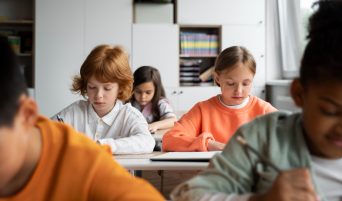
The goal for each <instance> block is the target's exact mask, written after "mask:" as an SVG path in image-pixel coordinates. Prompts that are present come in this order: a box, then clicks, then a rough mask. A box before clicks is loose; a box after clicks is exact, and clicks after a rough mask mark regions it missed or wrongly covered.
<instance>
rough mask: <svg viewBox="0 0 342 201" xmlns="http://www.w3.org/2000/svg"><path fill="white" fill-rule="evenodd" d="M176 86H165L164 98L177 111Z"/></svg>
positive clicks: (177, 94) (177, 92) (177, 93)
mask: <svg viewBox="0 0 342 201" xmlns="http://www.w3.org/2000/svg"><path fill="white" fill-rule="evenodd" d="M178 89H179V88H178V87H165V93H166V98H167V99H168V100H169V101H170V104H171V106H172V108H173V110H174V111H175V112H176V113H177V112H178V96H179V90H178Z"/></svg>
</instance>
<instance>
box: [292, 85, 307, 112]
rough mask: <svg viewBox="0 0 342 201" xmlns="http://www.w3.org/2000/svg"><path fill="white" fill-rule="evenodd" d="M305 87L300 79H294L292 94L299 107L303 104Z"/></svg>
mask: <svg viewBox="0 0 342 201" xmlns="http://www.w3.org/2000/svg"><path fill="white" fill-rule="evenodd" d="M303 93H304V88H303V85H302V84H301V83H300V81H299V79H294V80H293V81H292V84H291V96H292V99H293V100H294V102H295V104H296V105H297V106H298V107H302V106H303Z"/></svg>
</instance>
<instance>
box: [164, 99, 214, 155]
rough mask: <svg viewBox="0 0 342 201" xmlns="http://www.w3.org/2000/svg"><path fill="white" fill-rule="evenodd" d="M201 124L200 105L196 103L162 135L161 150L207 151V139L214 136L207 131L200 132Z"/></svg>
mask: <svg viewBox="0 0 342 201" xmlns="http://www.w3.org/2000/svg"><path fill="white" fill-rule="evenodd" d="M201 125H202V117H201V112H200V107H199V104H196V105H195V106H194V107H193V108H192V109H191V110H190V111H189V112H188V113H186V114H185V115H183V117H182V118H181V119H180V120H179V121H178V122H176V123H175V126H174V127H173V128H172V129H171V130H170V131H168V132H167V133H166V134H165V135H164V136H163V140H162V142H163V145H162V146H163V151H208V146H207V144H208V140H209V139H213V140H214V137H213V135H212V134H211V133H209V132H203V133H201Z"/></svg>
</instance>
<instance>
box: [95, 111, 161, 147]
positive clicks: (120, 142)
mask: <svg viewBox="0 0 342 201" xmlns="http://www.w3.org/2000/svg"><path fill="white" fill-rule="evenodd" d="M120 126H121V128H119V126H117V127H113V128H112V129H114V130H115V129H117V130H121V132H120V135H121V137H119V138H116V139H114V138H104V139H100V140H99V142H100V143H101V144H107V145H109V146H110V147H111V149H112V153H113V154H144V153H151V152H153V148H154V146H155V140H154V138H153V137H152V135H151V133H150V131H149V130H148V124H147V122H146V120H145V118H144V116H143V115H142V114H141V113H140V112H139V111H137V112H133V113H131V114H130V115H128V116H126V117H125V121H124V122H123V123H122V125H120Z"/></svg>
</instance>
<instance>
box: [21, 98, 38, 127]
mask: <svg viewBox="0 0 342 201" xmlns="http://www.w3.org/2000/svg"><path fill="white" fill-rule="evenodd" d="M18 114H19V116H20V117H21V119H22V121H23V125H24V126H25V127H26V128H27V129H29V128H31V127H33V126H34V125H35V124H36V122H37V118H38V106H37V103H36V102H35V101H34V100H33V99H32V98H30V97H28V96H26V95H21V96H20V98H19V110H18Z"/></svg>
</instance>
